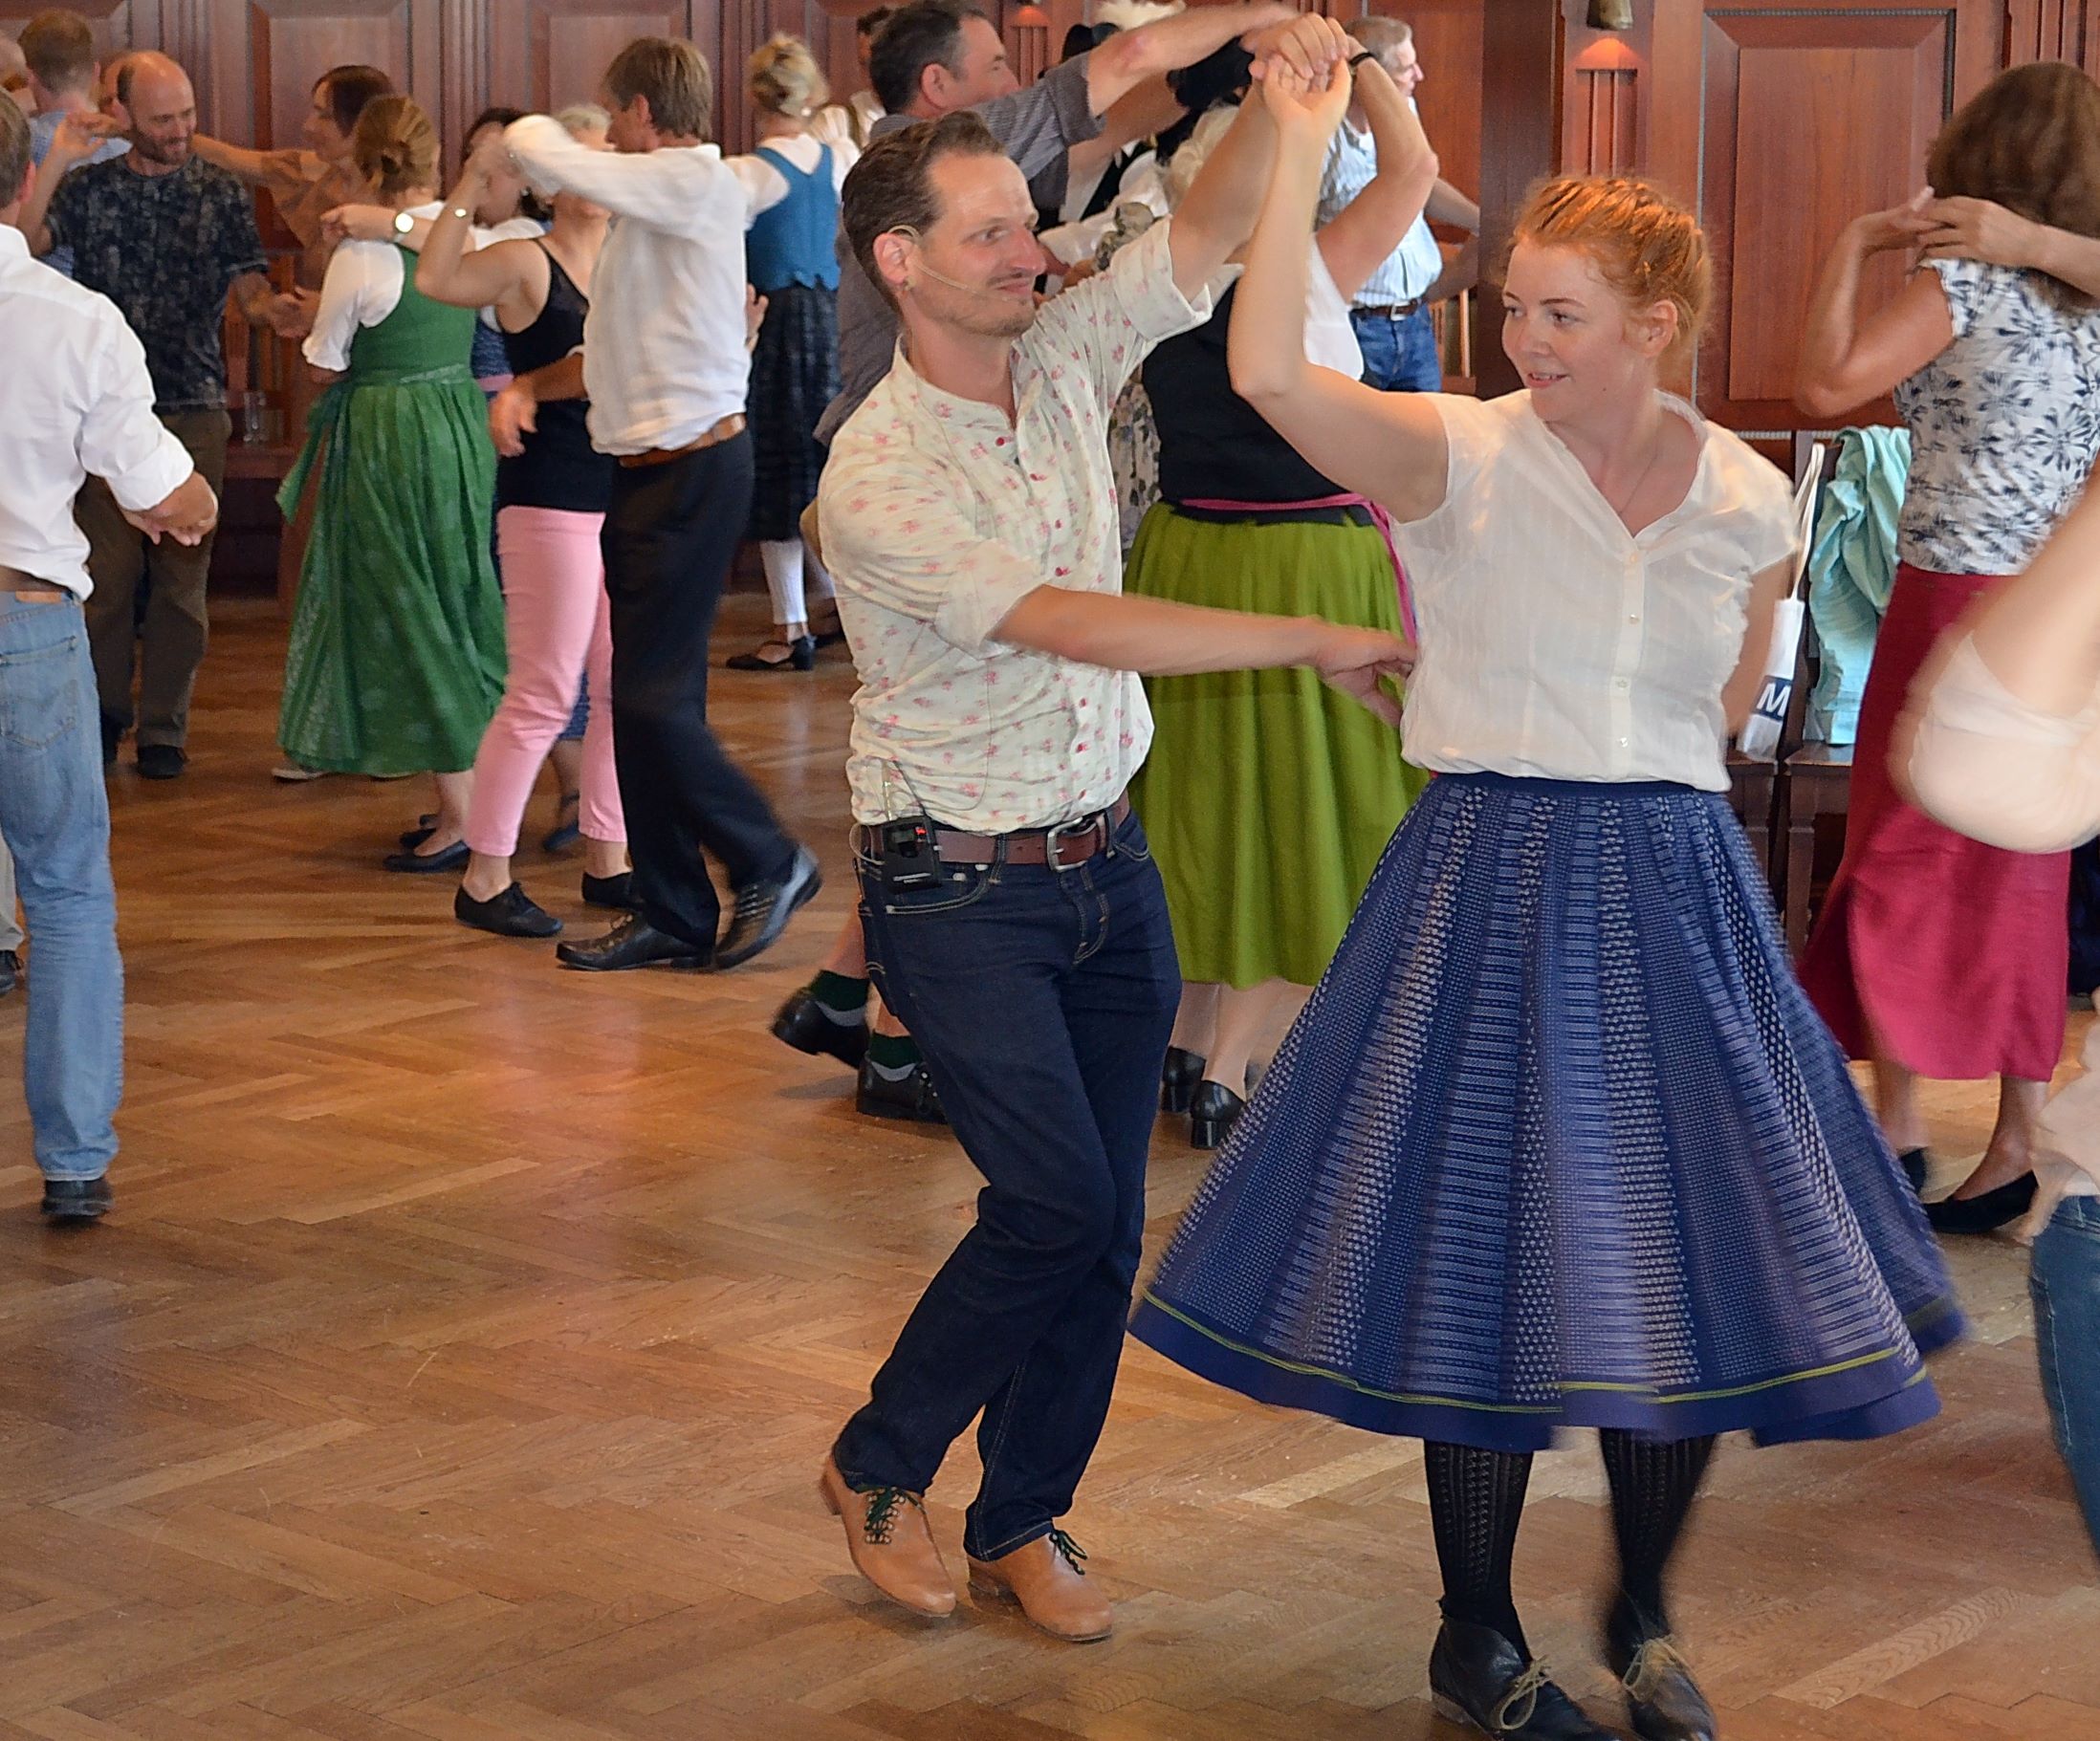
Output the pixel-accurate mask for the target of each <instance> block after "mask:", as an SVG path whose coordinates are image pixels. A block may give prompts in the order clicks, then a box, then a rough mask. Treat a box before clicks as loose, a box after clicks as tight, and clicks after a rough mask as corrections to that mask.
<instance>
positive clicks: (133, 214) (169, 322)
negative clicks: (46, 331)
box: [48, 157, 263, 415]
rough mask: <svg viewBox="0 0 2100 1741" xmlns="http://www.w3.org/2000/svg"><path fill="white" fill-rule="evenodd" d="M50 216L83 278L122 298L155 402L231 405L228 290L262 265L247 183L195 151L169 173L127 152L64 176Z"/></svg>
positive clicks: (164, 408) (182, 407)
mask: <svg viewBox="0 0 2100 1741" xmlns="http://www.w3.org/2000/svg"><path fill="white" fill-rule="evenodd" d="M48 221H49V223H50V225H51V232H52V239H53V241H54V242H55V243H57V244H59V245H61V246H63V247H66V248H70V249H72V250H73V275H74V278H75V280H76V281H77V282H78V283H81V284H84V285H86V286H87V287H88V288H89V289H90V290H98V291H100V292H101V293H102V294H103V295H105V296H107V297H108V298H109V299H110V300H111V301H112V302H114V303H115V304H116V305H117V307H118V309H119V310H120V312H121V313H122V315H123V317H124V319H125V320H126V321H127V322H128V323H129V324H130V327H131V330H132V331H133V332H134V333H136V334H138V335H139V341H140V343H142V344H143V345H144V346H145V354H146V367H147V368H148V369H149V370H150V371H151V372H152V375H153V393H154V409H155V410H156V411H159V412H161V413H162V414H163V415H167V414H170V413H173V412H177V411H208V410H215V409H217V408H218V407H219V406H221V405H224V404H225V403H226V354H225V347H224V346H223V345H222V344H221V343H220V341H219V329H220V324H221V321H222V320H223V318H224V316H225V313H226V297H227V292H228V291H229V290H230V288H231V286H232V283H233V280H234V279H235V278H237V277H239V276H240V275H241V274H242V273H243V272H261V271H262V270H263V250H262V238H261V237H260V236H258V235H257V234H256V233H255V209H254V207H253V206H252V205H251V204H250V202H249V197H248V194H247V192H246V190H245V189H243V187H242V186H241V185H240V183H238V182H236V181H235V180H234V179H233V178H232V177H231V176H230V175H228V174H227V173H226V171H225V170H223V169H214V168H212V167H211V165H210V164H209V163H205V162H204V161H203V159H201V158H195V157H193V158H191V159H190V160H189V162H187V163H185V164H184V165H183V166H182V167H181V168H180V169H175V170H171V171H169V172H168V173H167V174H166V175H141V174H140V173H139V172H138V171H137V170H135V169H133V168H132V166H131V164H130V163H129V162H128V160H126V159H123V158H116V159H112V160H111V161H110V162H108V163H83V164H82V165H81V166H80V167H79V168H77V169H76V170H74V171H73V172H72V173H71V174H69V175H68V176H67V177H66V179H65V180H64V181H62V182H60V183H59V184H58V191H57V193H56V194H55V196H54V197H53V199H52V202H51V213H50V217H49V220H48Z"/></svg>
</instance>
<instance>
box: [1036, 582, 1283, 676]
mask: <svg viewBox="0 0 2100 1741" xmlns="http://www.w3.org/2000/svg"><path fill="white" fill-rule="evenodd" d="M1322 628H1323V624H1322V623H1321V621H1320V620H1319V619H1318V618H1315V617H1257V616H1251V615H1248V614H1247V613H1245V612H1241V611H1225V610H1214V609H1213V608H1212V607H1210V606H1208V605H1201V604H1181V603H1177V602H1175V601H1174V600H1172V599H1167V598H1144V597H1142V596H1140V595H1138V594H1135V593H1127V594H1118V593H1079V592H1072V591H1069V590H1067V589H1066V588H1064V587H1061V586H1051V585H1048V584H1047V583H1046V584H1044V585H1042V586H1039V587H1038V588H1037V589H1036V590H1035V591H1034V592H1032V593H1030V594H1029V595H1028V596H1027V597H1026V598H1023V599H1022V600H1021V601H1020V602H1019V603H1018V604H1017V605H1016V606H1015V607H1014V608H1013V609H1012V610H1011V611H1009V612H1007V614H1006V617H1005V620H1003V621H1001V622H1000V624H999V627H998V635H997V638H998V639H999V640H1000V641H1003V642H1006V643H1007V644H1008V645H1009V646H1021V647H1027V648H1029V649H1030V650H1031V651H1034V652H1039V653H1049V654H1053V655H1055V656H1056V657H1057V658H1060V659H1070V660H1073V661H1076V662H1077V663H1079V664H1090V665H1101V666H1104V667H1105V668H1106V669H1108V670H1111V671H1138V672H1142V673H1143V674H1144V675H1146V676H1148V677H1187V676H1192V675H1193V674H1195V673H1198V672H1204V671H1258V670H1268V669H1272V668H1274V667H1276V666H1279V665H1295V664H1310V663H1311V661H1312V659H1313V656H1314V653H1315V651H1316V649H1317V647H1318V644H1319V639H1320V633H1321V630H1322Z"/></svg>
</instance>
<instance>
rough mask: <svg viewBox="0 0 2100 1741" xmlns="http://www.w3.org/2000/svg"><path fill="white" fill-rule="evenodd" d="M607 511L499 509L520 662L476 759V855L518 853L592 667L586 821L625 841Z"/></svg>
mask: <svg viewBox="0 0 2100 1741" xmlns="http://www.w3.org/2000/svg"><path fill="white" fill-rule="evenodd" d="M604 518H605V516H604V515H603V514H596V513H570V512H568V511H565V510H562V509H558V508H505V509H503V510H501V511H499V512H498V513H497V514H496V556H497V559H498V561H499V562H500V563H501V564H502V570H503V614H504V641H505V643H506V645H507V646H508V648H509V651H510V659H511V670H510V676H509V678H508V679H507V680H506V681H505V683H504V686H503V701H502V703H501V705H500V706H499V707H497V708H496V710H495V717H494V718H493V719H492V720H491V721H490V722H489V729H488V730H487V731H485V732H483V733H482V738H481V750H480V752H479V753H478V754H476V755H475V757H474V795H473V802H472V804H471V805H470V808H469V810H468V812H467V844H468V845H469V846H470V847H471V848H472V849H473V850H474V851H475V852H477V853H487V854H488V855H490V856H491V857H492V858H498V859H507V858H509V857H510V856H511V854H512V853H514V852H515V851H516V850H517V831H518V825H519V824H520V823H521V822H522V821H523V820H524V817H525V801H526V799H527V798H529V797H530V796H531V795H532V791H533V782H534V781H535V780H536V779H537V778H538V777H539V765H540V764H541V763H542V762H544V761H545V760H546V759H547V751H548V750H549V749H551V748H552V747H553V745H554V741H555V739H557V738H558V737H559V736H560V735H561V731H562V728H563V727H565V726H566V725H567V724H568V723H569V715H570V714H571V713H572V712H574V711H575V708H576V692H577V688H578V686H579V685H580V682H581V681H582V679H583V677H584V675H585V673H586V672H587V673H588V674H589V677H590V681H591V717H590V722H589V724H588V725H586V726H585V728H584V730H583V774H582V787H583V790H582V794H581V804H580V815H579V821H580V826H581V828H582V831H583V833H584V834H586V835H588V836H589V837H590V838H592V839H594V840H624V839H625V838H627V824H626V819H625V818H624V817H623V816H622V815H621V812H620V780H619V776H618V775H617V774H616V773H614V772H613V724H612V712H613V710H612V621H611V615H610V608H609V606H608V604H607V601H606V598H605V564H604V558H603V557H602V556H601V555H600V554H599V547H598V533H599V528H600V527H601V526H602V525H603V523H604Z"/></svg>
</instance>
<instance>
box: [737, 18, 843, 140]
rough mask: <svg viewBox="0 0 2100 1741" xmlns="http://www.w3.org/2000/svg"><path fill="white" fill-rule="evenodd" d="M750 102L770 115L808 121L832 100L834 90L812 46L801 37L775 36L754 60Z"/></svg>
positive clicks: (751, 72)
mask: <svg viewBox="0 0 2100 1741" xmlns="http://www.w3.org/2000/svg"><path fill="white" fill-rule="evenodd" d="M750 76H751V99H752V101H753V102H755V103H756V104H757V105H758V107H759V108H761V109H763V110H765V111H766V112H767V113H768V114H769V115H785V116H787V117H789V118H790V119H792V120H808V119H809V118H810V117H811V116H812V115H814V114H816V113H817V111H818V110H819V109H820V108H822V107H823V106H824V104H825V102H826V101H828V100H829V98H830V97H831V87H830V86H829V85H828V84H826V83H825V82H824V75H823V71H822V69H821V68H820V67H819V66H818V64H817V57H816V55H814V54H811V53H810V52H809V44H808V43H806V42H804V41H803V40H802V39H801V38H800V37H798V36H790V35H787V34H785V33H783V34H781V35H778V36H776V37H774V38H773V40H772V41H770V42H768V43H767V44H766V45H765V46H764V47H763V48H761V49H760V50H759V51H758V52H757V53H756V54H754V55H753V56H752V57H751V67H750Z"/></svg>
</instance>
